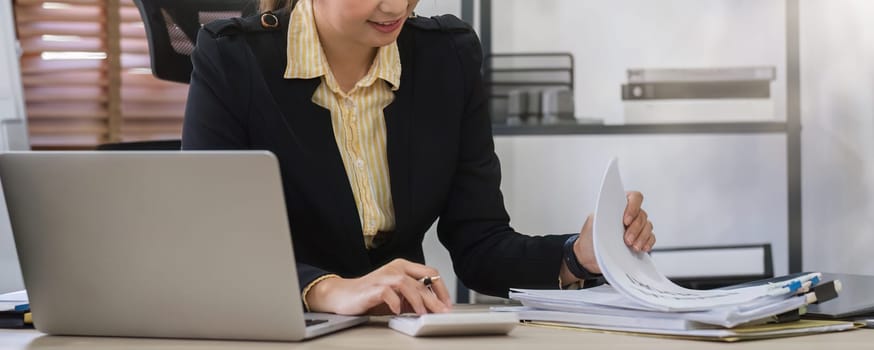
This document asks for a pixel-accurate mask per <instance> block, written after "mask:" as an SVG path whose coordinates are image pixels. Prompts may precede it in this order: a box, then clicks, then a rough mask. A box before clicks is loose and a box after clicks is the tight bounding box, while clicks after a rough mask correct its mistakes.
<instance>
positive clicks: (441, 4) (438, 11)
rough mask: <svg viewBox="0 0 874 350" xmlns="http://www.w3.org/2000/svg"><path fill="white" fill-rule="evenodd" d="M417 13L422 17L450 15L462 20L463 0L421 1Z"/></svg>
mask: <svg viewBox="0 0 874 350" xmlns="http://www.w3.org/2000/svg"><path fill="white" fill-rule="evenodd" d="M416 13H417V14H419V15H422V16H437V15H443V14H447V13H450V14H453V15H456V16H458V17H459V18H461V0H420V1H419V5H417V6H416Z"/></svg>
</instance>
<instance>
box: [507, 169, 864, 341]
mask: <svg viewBox="0 0 874 350" xmlns="http://www.w3.org/2000/svg"><path fill="white" fill-rule="evenodd" d="M625 206H626V196H625V189H624V187H623V186H622V180H621V178H620V176H619V169H618V165H617V161H616V159H613V160H612V161H611V162H610V164H609V166H608V168H607V171H606V173H605V174H604V179H603V181H602V184H601V191H600V193H599V195H598V202H597V205H596V207H595V217H594V223H593V227H594V231H593V236H594V251H595V256H596V258H597V261H598V265H599V266H600V267H601V270H602V272H603V274H604V276H605V278H606V279H607V281H608V282H609V283H610V285H604V286H601V287H597V288H590V289H584V290H530V289H513V290H511V292H510V298H512V299H516V300H519V301H521V302H522V304H523V305H524V307H523V308H517V309H511V308H510V309H508V308H504V309H503V310H502V311H517V312H519V316H520V319H523V320H533V321H544V322H551V323H555V322H558V323H560V324H566V325H572V326H581V327H586V328H596V329H602V330H611V331H616V330H626V331H631V332H637V333H650V334H676V335H689V334H690V333H689V332H690V331H691V330H702V329H722V330H724V329H725V328H732V327H737V326H749V325H760V324H765V323H768V322H770V321H774V320H776V317H777V316H778V315H780V314H783V313H786V312H792V311H797V310H799V309H800V308H802V307H804V306H805V305H807V304H808V303H811V302H815V301H816V299H815V294H813V293H807V294H805V293H806V292H807V290H808V289H809V288H811V287H812V286H815V285H816V284H817V283H819V281H820V278H821V274H819V273H810V274H805V275H801V276H798V277H796V278H793V279H789V280H785V281H782V282H780V283H766V284H761V285H752V286H744V287H740V288H726V289H716V290H693V289H687V288H683V287H680V286H678V285H676V284H674V283H673V282H671V281H670V280H668V279H667V278H666V277H665V276H664V275H663V274H661V273H660V272H659V271H658V270H657V269H656V266H655V264H654V263H653V261H652V260H651V259H650V256H649V255H648V254H646V253H641V252H635V251H633V250H631V249H629V248H628V247H627V246H626V245H625V243H624V242H623V240H622V237H623V235H624V232H625V227H624V225H623V224H622V216H623V213H624V211H625ZM827 326H828V327H827V330H840V329H849V328H853V324H852V323H843V324H840V325H835V324H829V325H827ZM817 327H820V328H819V329H814V330H810V331H822V330H826V328H821V327H824V326H823V325H817ZM802 329H804V327H802ZM798 332H800V331H798V330H797V329H796V331H795V332H790V333H787V334H797V333H798ZM699 333H700V332H699ZM723 333H724V332H723ZM783 333H785V332H783ZM704 334H722V333H719V332H716V333H714V332H709V333H707V332H704ZM781 334H782V333H781ZM775 335H776V334H775Z"/></svg>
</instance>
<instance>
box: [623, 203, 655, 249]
mask: <svg viewBox="0 0 874 350" xmlns="http://www.w3.org/2000/svg"><path fill="white" fill-rule="evenodd" d="M648 217H649V216H648V215H647V214H646V211H643V210H641V211H640V213H639V215H637V217H636V218H635V219H634V221H633V222H632V223H631V225H628V228H626V229H625V244H627V245H629V246H631V245H632V244H633V243H634V242H635V241H637V239H638V238H639V237H640V232H641V231H643V228H644V227H646V223H647V222H648Z"/></svg>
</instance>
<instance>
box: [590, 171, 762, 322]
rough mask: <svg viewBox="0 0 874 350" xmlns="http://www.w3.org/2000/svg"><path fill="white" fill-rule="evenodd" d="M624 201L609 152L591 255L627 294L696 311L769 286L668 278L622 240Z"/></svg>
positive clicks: (750, 296) (746, 298)
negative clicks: (688, 284) (686, 283)
mask: <svg viewBox="0 0 874 350" xmlns="http://www.w3.org/2000/svg"><path fill="white" fill-rule="evenodd" d="M626 203H627V200H626V194H625V188H624V187H623V185H622V179H621V177H620V174H619V164H618V161H617V159H615V158H614V159H613V160H611V161H610V164H609V165H608V167H607V171H606V172H605V173H604V178H603V181H602V183H601V190H600V192H599V194H598V201H597V204H596V207H595V219H594V223H593V227H594V245H595V256H596V258H597V260H598V265H599V266H600V267H601V270H602V271H603V273H604V276H605V277H606V278H607V281H609V282H610V284H611V285H612V286H613V287H614V288H616V290H617V291H619V292H620V293H621V294H623V295H624V296H626V297H628V299H631V300H634V301H635V302H637V303H640V304H643V305H646V306H648V307H650V308H652V309H655V310H661V311H696V310H708V309H712V308H716V307H720V306H728V305H738V304H743V303H748V302H750V301H752V300H754V299H757V298H760V297H763V296H766V295H768V292H769V291H770V290H773V289H774V288H773V287H772V286H755V287H748V288H741V289H732V290H693V289H687V288H683V287H680V286H678V285H676V284H674V283H673V282H671V281H670V280H668V279H667V278H666V277H665V276H664V275H662V274H661V273H660V272H659V271H658V270H657V269H656V266H655V264H654V263H653V261H652V259H650V256H649V254H647V253H642V252H635V251H634V250H632V249H630V248H629V247H628V246H626V245H625V242H624V240H623V236H624V233H625V227H624V225H623V223H622V217H623V214H624V212H625V206H626ZM690 263H694V262H690Z"/></svg>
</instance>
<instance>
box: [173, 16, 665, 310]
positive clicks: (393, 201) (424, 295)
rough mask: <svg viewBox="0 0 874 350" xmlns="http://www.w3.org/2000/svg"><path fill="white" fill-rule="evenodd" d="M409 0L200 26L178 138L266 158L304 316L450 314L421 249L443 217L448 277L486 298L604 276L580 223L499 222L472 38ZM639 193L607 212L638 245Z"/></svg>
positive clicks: (643, 241)
mask: <svg viewBox="0 0 874 350" xmlns="http://www.w3.org/2000/svg"><path fill="white" fill-rule="evenodd" d="M416 2H417V0H299V1H292V3H287V2H283V1H277V0H272V1H263V2H262V3H261V6H262V10H264V11H266V12H265V13H263V14H261V15H257V16H252V17H249V18H244V19H233V20H224V21H217V22H213V23H211V24H209V25H207V26H205V27H204V28H203V29H202V30H201V31H200V33H199V35H198V38H197V48H196V50H195V51H194V54H193V56H192V62H193V66H194V70H193V72H192V75H191V87H190V92H189V99H188V106H187V109H186V112H185V123H184V129H183V137H182V141H183V148H184V149H188V150H196V149H198V150H203V149H210V150H217V149H259V150H269V151H271V152H273V153H274V154H275V155H276V156H277V158H278V160H279V165H280V169H281V172H282V181H283V190H284V195H285V200H286V206H287V209H288V219H289V224H290V227H291V232H292V239H293V241H294V249H295V255H296V258H297V271H298V275H299V276H298V278H299V280H300V285H301V289H302V296H303V303H304V305H305V306H306V307H307V308H308V309H309V310H311V311H322V312H334V313H339V314H366V313H399V312H402V311H414V312H416V313H420V314H421V313H427V312H444V311H447V310H449V308H450V306H451V301H450V299H449V293H448V291H447V289H446V286H445V285H444V283H443V281H442V280H440V279H438V278H436V276H439V272H438V271H436V270H435V269H433V268H431V267H428V266H426V265H424V263H425V261H424V255H423V252H422V240H423V236H424V234H425V232H426V230H428V228H429V227H430V226H431V225H432V224H433V223H434V221H435V220H438V219H439V224H438V227H437V234H438V236H439V239H440V242H441V243H442V244H443V245H444V246H445V247H446V248H447V249H448V250H449V253H450V254H451V256H452V261H453V266H454V269H455V272H456V274H457V275H458V277H459V278H460V279H461V281H463V282H464V284H465V285H467V286H469V287H470V288H472V289H474V290H477V291H479V292H481V293H486V294H491V295H498V296H506V294H507V291H508V288H510V287H520V288H558V287H559V286H565V285H571V284H574V283H576V282H580V281H581V280H583V279H588V278H591V277H592V276H594V275H595V274H597V273H598V272H600V269H599V267H598V265H597V262H596V260H595V258H594V254H593V250H592V232H591V231H592V229H591V224H590V221H591V220H586V221H585V224H584V225H583V228H582V230H581V231H580V232H579V233H574V234H570V235H550V236H538V237H533V236H528V235H523V234H520V233H517V232H515V231H514V230H513V228H511V227H510V225H509V221H510V219H509V217H508V216H507V213H506V210H505V209H504V204H503V198H502V195H501V192H500V189H499V184H500V166H499V164H498V158H497V157H496V155H495V153H494V145H493V141H492V133H491V128H490V120H489V116H488V114H487V110H486V104H487V97H486V96H485V95H484V94H483V88H482V79H481V75H480V65H481V63H482V51H481V49H480V45H479V41H478V39H477V37H476V34H475V33H474V32H473V31H472V30H471V28H470V27H469V26H468V25H466V24H465V23H463V22H461V21H460V20H458V19H457V18H455V17H452V16H442V17H438V18H422V17H416V16H415V15H413V9H414V7H415V6H416ZM252 180H253V181H258V180H257V179H252ZM641 202H642V196H641V194H640V193H637V192H632V193H629V195H628V206H627V209H626V211H625V217H623V218H617V220H620V219H621V220H623V222H624V224H625V225H626V232H625V241H626V243H627V244H628V245H629V246H630V247H632V248H633V249H636V250H638V251H648V250H649V249H651V248H652V246H653V244H654V243H655V236H654V235H653V233H652V224H651V223H650V222H649V220H648V219H647V214H646V212H645V211H643V210H641ZM216 215H221V213H216ZM423 281H424V282H425V283H423ZM428 282H430V283H432V284H431V285H430V286H426V284H427V283H428Z"/></svg>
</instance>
